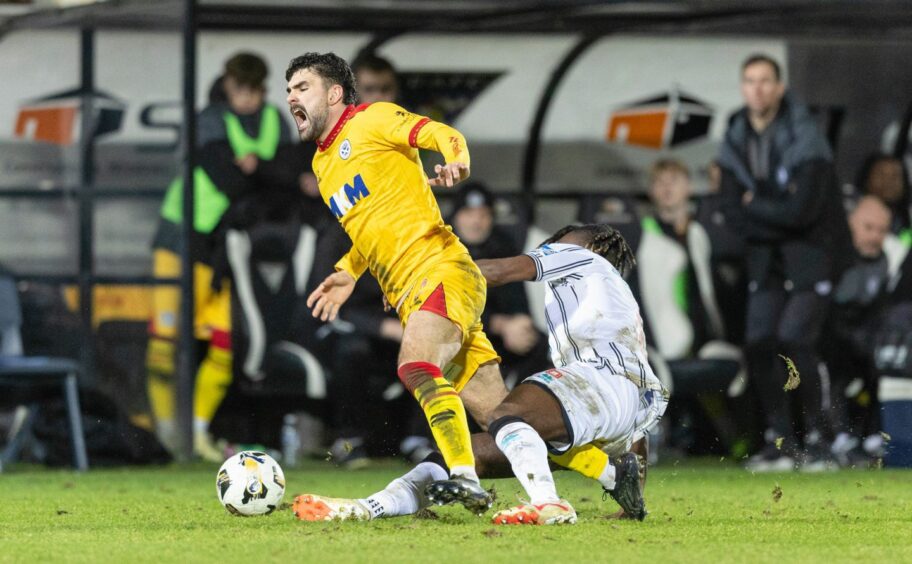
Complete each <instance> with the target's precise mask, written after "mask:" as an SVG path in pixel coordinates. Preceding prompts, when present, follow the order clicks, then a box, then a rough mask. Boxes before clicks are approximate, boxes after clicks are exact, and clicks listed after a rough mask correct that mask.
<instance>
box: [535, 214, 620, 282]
mask: <svg viewBox="0 0 912 564" xmlns="http://www.w3.org/2000/svg"><path fill="white" fill-rule="evenodd" d="M568 233H579V234H580V235H581V236H582V237H583V238H584V239H585V240H586V244H585V245H583V246H584V247H586V248H587V249H589V250H590V251H592V252H593V253H595V254H597V255H599V256H600V257H602V258H604V259H605V260H607V261H608V262H610V263H611V264H612V265H613V266H614V267H615V268H616V269H618V272H620V273H621V276H627V274H628V273H629V272H630V271H631V270H633V267H634V266H636V258H634V256H633V251H632V250H631V249H630V245H628V244H627V241H626V240H624V236H623V235H621V233H620V232H619V231H618V230H617V229H615V228H613V227H611V226H610V225H608V224H607V223H587V224H585V225H568V226H567V227H564V228H563V229H561V230H559V231H558V232H557V233H555V234H554V235H552V236H551V237H549V238H548V239H547V240H545V241H544V242H543V243H542V245H549V244H551V243H556V242H557V241H560V240H561V239H563V238H564V237H565V236H566V235H567V234H568Z"/></svg>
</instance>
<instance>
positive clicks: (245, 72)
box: [146, 53, 303, 462]
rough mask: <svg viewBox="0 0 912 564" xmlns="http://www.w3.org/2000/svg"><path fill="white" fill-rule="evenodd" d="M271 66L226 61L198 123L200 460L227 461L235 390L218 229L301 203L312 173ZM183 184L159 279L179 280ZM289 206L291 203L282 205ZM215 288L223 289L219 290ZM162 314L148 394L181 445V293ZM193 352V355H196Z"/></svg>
mask: <svg viewBox="0 0 912 564" xmlns="http://www.w3.org/2000/svg"><path fill="white" fill-rule="evenodd" d="M267 74H268V69H267V66H266V63H265V61H263V59H262V58H260V57H259V56H257V55H254V54H252V53H238V54H236V55H234V56H233V57H231V58H230V59H228V61H226V63H225V68H224V75H223V76H222V78H221V79H220V82H219V83H220V85H221V88H218V87H216V88H214V89H213V91H212V92H211V94H210V97H211V100H210V104H209V105H208V106H207V107H206V108H205V109H204V110H203V111H202V112H201V113H200V114H199V115H198V116H197V131H198V135H197V139H196V147H195V150H196V152H197V162H198V165H197V167H196V169H195V170H194V185H195V208H194V218H193V233H192V237H191V246H190V249H189V253H190V254H191V257H192V260H193V263H194V272H195V288H194V300H195V311H194V328H193V330H194V336H195V337H196V338H197V339H198V340H200V341H202V342H204V343H206V353H205V357H204V358H203V360H202V362H201V363H200V365H199V368H198V371H197V374H196V384H195V390H194V414H193V417H194V422H193V425H194V452H195V453H196V454H197V455H198V456H200V457H202V458H204V459H206V460H209V461H212V462H221V461H222V460H223V459H224V457H223V456H222V453H221V452H220V449H218V448H217V447H216V446H215V445H214V443H213V441H212V439H211V437H210V436H209V433H208V428H209V423H210V422H211V421H212V419H213V417H214V415H215V412H216V410H217V409H218V407H219V405H220V404H221V402H222V399H223V398H224V396H225V393H226V391H227V388H228V385H229V384H230V383H231V366H232V350H231V323H230V319H231V313H230V294H229V290H228V288H227V286H223V287H222V286H220V284H219V280H216V279H215V278H214V271H213V268H212V266H213V256H214V249H215V248H216V246H217V245H218V233H219V230H218V227H219V225H220V224H221V223H222V222H223V216H225V215H227V214H229V213H231V208H232V206H233V205H234V204H235V203H237V202H238V201H240V200H242V199H243V198H245V197H250V196H251V195H253V196H254V197H255V198H257V199H261V200H268V201H276V200H281V201H283V202H285V201H293V200H294V199H295V198H297V197H298V194H297V190H298V188H297V186H298V183H299V179H300V176H301V174H302V172H303V170H301V169H300V167H297V168H296V167H294V166H289V165H288V164H287V160H286V159H284V158H283V155H284V154H285V153H286V152H293V151H294V150H295V146H294V145H292V142H293V137H292V134H291V129H290V128H289V127H288V125H287V124H286V123H285V122H284V121H283V119H282V118H281V113H280V112H279V110H278V108H277V107H275V106H274V105H272V104H269V103H268V102H266V97H265V96H266V89H265V83H266V76H267ZM182 194H183V180H182V179H181V178H177V179H175V180H174V181H173V182H172V183H171V185H170V186H169V188H168V190H167V192H166V195H165V199H164V202H163V203H162V207H161V220H160V222H159V225H158V229H157V231H156V234H155V239H154V241H153V243H152V246H153V273H154V275H155V277H156V278H179V277H180V275H181V272H180V247H181V223H182V222H183V217H182V205H181V203H182V198H183V196H182ZM280 207H281V205H280ZM215 287H220V289H218V290H216V288H215ZM153 303H154V315H153V318H152V319H151V320H150V324H149V344H148V352H147V359H146V365H147V366H146V368H147V371H148V378H147V383H148V393H149V400H150V403H151V405H152V411H153V413H154V415H155V419H156V431H157V433H158V436H159V438H160V439H161V441H162V443H163V444H165V445H166V446H167V447H169V448H171V449H173V448H174V447H175V446H176V444H175V441H176V427H175V407H174V367H175V358H176V354H177V350H176V345H177V341H176V339H177V335H178V325H177V321H178V319H179V310H180V290H179V289H178V288H177V287H175V286H170V285H161V286H156V287H155V289H154V290H153ZM188 354H189V352H188Z"/></svg>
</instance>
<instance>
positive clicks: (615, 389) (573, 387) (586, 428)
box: [523, 362, 640, 454]
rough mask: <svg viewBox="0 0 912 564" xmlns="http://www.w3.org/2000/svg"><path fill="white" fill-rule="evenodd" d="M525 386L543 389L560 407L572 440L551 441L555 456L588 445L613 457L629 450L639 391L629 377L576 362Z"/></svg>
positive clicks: (533, 378) (536, 376)
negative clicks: (592, 445)
mask: <svg viewBox="0 0 912 564" xmlns="http://www.w3.org/2000/svg"><path fill="white" fill-rule="evenodd" d="M523 383H524V384H532V385H536V386H541V387H542V388H544V389H545V390H547V391H548V392H550V393H551V394H552V395H553V396H554V397H555V398H556V399H557V401H558V403H560V405H561V409H562V410H563V415H564V423H565V424H566V425H567V432H568V433H569V434H570V441H569V442H568V443H558V442H554V441H551V442H550V444H549V446H548V450H550V451H551V453H552V454H563V453H565V452H567V451H568V450H570V448H572V447H576V446H582V445H585V444H589V443H594V444H595V445H596V446H598V447H599V448H601V449H602V450H605V451H606V452H609V453H610V454H619V453H621V452H626V451H628V450H630V447H631V445H632V444H633V433H634V430H635V428H636V417H637V411H638V409H639V406H640V392H639V389H638V388H637V387H636V384H634V383H633V382H631V381H630V380H628V379H627V378H625V377H623V376H618V375H616V374H612V373H611V372H609V371H608V370H598V369H597V368H596V367H595V366H593V365H591V364H587V363H584V362H576V363H573V364H570V365H567V366H564V367H562V368H552V369H550V370H546V371H544V372H539V373H538V374H534V375H532V376H529V377H528V378H526V379H525V380H523Z"/></svg>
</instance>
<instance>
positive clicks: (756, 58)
mask: <svg viewBox="0 0 912 564" xmlns="http://www.w3.org/2000/svg"><path fill="white" fill-rule="evenodd" d="M757 63H766V64H768V65H769V66H771V67H773V73H774V74H775V75H776V82H779V81H780V80H782V69H781V68H780V67H779V63H778V62H776V59H774V58H772V57H770V56H769V55H766V54H764V53H754V54H753V55H751V56H750V57H748V58H746V59H744V62H743V63H741V73H742V74H744V71H745V69H747V67H749V66H751V65H755V64H757Z"/></svg>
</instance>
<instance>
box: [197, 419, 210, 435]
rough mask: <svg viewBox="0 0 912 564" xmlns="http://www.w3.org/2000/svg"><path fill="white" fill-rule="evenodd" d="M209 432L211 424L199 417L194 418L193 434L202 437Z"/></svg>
mask: <svg viewBox="0 0 912 564" xmlns="http://www.w3.org/2000/svg"><path fill="white" fill-rule="evenodd" d="M208 431H209V422H208V421H206V420H205V419H200V418H199V417H194V418H193V434H194V435H201V434H203V433H206V432H208Z"/></svg>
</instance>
